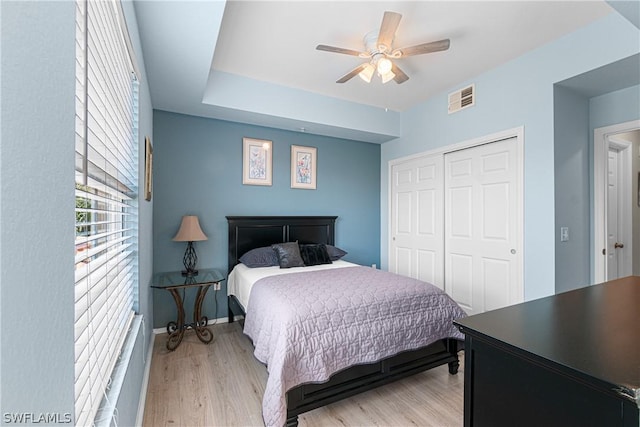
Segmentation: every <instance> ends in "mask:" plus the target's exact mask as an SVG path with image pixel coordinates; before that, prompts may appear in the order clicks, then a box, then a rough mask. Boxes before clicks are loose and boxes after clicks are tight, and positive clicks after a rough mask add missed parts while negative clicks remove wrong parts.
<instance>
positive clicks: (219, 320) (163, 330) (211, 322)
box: [153, 317, 237, 335]
mask: <svg viewBox="0 0 640 427" xmlns="http://www.w3.org/2000/svg"><path fill="white" fill-rule="evenodd" d="M234 320H237V319H236V318H234ZM216 323H229V318H228V317H219V318H217V319H209V321H208V322H207V326H211V325H215V324H216ZM166 333H167V328H166V327H164V328H154V329H153V334H154V335H159V334H166Z"/></svg>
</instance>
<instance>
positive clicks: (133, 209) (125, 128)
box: [75, 0, 138, 426]
mask: <svg viewBox="0 0 640 427" xmlns="http://www.w3.org/2000/svg"><path fill="white" fill-rule="evenodd" d="M76 5H77V13H76V141H75V146H76V163H75V165H76V166H75V168H76V186H75V188H76V189H75V191H76V226H75V227H76V245H75V254H76V255H75V425H78V426H87V425H92V424H93V423H94V418H95V415H96V412H97V410H98V408H99V406H100V403H101V401H102V399H103V397H104V396H105V390H106V389H107V387H108V385H109V378H110V377H111V373H112V371H113V367H114V366H115V364H116V361H117V359H118V355H119V354H120V351H121V348H122V344H123V342H124V339H125V337H126V334H127V331H128V329H129V324H130V322H131V319H132V316H133V306H134V294H135V293H136V289H137V280H138V272H137V241H138V238H137V229H138V221H137V203H138V202H137V191H138V190H137V189H138V137H137V82H136V78H135V75H134V73H133V66H132V60H131V58H130V56H129V52H128V50H127V45H126V43H125V37H126V33H125V32H124V31H123V30H124V29H123V28H121V22H123V20H121V17H120V16H119V14H120V13H121V9H120V5H119V4H118V3H116V1H114V0H100V1H98V0H91V1H86V0H77V1H76Z"/></svg>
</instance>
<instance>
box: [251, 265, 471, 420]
mask: <svg viewBox="0 0 640 427" xmlns="http://www.w3.org/2000/svg"><path fill="white" fill-rule="evenodd" d="M249 299H250V305H251V310H250V311H249V312H248V313H247V315H246V319H245V326H244V333H245V334H247V335H248V336H249V337H250V338H251V339H252V340H253V344H254V346H255V352H254V355H255V357H256V358H257V359H258V360H260V361H261V362H262V363H265V364H266V365H267V370H268V371H269V378H268V380H267V385H266V389H265V393H264V398H263V401H262V416H263V419H264V422H265V425H267V426H278V427H281V426H283V425H284V424H285V422H286V413H287V408H286V392H287V390H289V389H290V388H292V387H295V386H297V385H300V384H303V383H308V382H324V381H326V380H328V379H329V377H330V376H331V375H332V374H334V373H336V372H337V371H340V370H342V369H344V368H347V367H349V366H352V365H356V364H363V363H372V362H375V361H377V360H380V359H383V358H385V357H388V356H392V355H394V354H397V353H399V352H401V351H405V350H411V349H416V348H419V347H423V346H426V345H428V344H431V343H433V342H435V341H437V340H439V339H442V338H447V337H454V338H459V339H462V338H463V335H462V334H461V333H460V332H459V331H458V330H457V329H456V328H455V327H454V326H453V324H452V321H453V320H455V319H459V318H461V317H464V316H465V313H464V311H463V310H462V309H461V308H460V307H459V306H458V305H457V304H456V303H455V302H454V301H453V300H452V299H451V298H450V297H449V296H448V295H447V294H445V293H444V292H443V291H441V290H440V289H438V288H436V287H435V286H433V285H430V284H427V283H425V282H421V281H419V280H416V279H411V278H408V277H403V276H399V275H396V274H393V273H388V272H384V271H381V270H376V269H373V268H369V267H346V268H337V269H331V270H321V271H309V272H301V273H292V274H283V275H276V276H271V277H267V278H264V279H261V280H259V281H258V282H257V283H256V284H255V285H254V286H253V288H252V290H251V294H250V297H249Z"/></svg>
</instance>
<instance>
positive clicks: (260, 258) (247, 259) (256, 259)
mask: <svg viewBox="0 0 640 427" xmlns="http://www.w3.org/2000/svg"><path fill="white" fill-rule="evenodd" d="M239 261H240V262H241V263H243V264H244V265H246V266H247V267H251V268H254V267H273V266H275V265H278V255H276V253H275V252H274V251H273V249H272V248H271V246H265V247H263V248H255V249H251V250H250V251H249V252H247V253H245V254H244V255H242V256H241V257H240V259H239Z"/></svg>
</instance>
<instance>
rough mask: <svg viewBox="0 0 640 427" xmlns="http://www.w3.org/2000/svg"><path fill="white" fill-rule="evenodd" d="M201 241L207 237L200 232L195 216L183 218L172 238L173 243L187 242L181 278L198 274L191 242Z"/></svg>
mask: <svg viewBox="0 0 640 427" xmlns="http://www.w3.org/2000/svg"><path fill="white" fill-rule="evenodd" d="M201 240H207V236H206V235H205V234H204V233H203V232H202V229H201V228H200V222H199V221H198V217H197V216H195V215H185V216H183V217H182V223H181V224H180V229H179V230H178V234H176V236H175V237H174V238H173V241H174V242H188V243H187V250H186V251H185V252H184V258H182V262H183V263H184V268H185V270H182V275H183V276H187V277H191V276H196V275H197V274H198V270H196V264H197V263H198V256H197V255H196V250H195V248H194V246H193V242H198V241H201Z"/></svg>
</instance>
